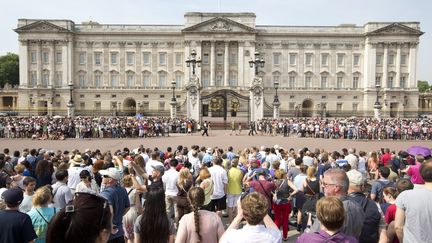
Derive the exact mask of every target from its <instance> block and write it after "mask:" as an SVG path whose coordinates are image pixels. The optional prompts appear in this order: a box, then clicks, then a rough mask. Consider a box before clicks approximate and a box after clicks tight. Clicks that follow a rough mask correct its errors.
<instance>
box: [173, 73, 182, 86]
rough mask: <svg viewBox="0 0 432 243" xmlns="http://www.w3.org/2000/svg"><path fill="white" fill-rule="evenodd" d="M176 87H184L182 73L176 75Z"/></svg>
mask: <svg viewBox="0 0 432 243" xmlns="http://www.w3.org/2000/svg"><path fill="white" fill-rule="evenodd" d="M175 81H176V87H177V88H180V87H182V86H183V74H182V73H181V72H177V73H176V74H175Z"/></svg>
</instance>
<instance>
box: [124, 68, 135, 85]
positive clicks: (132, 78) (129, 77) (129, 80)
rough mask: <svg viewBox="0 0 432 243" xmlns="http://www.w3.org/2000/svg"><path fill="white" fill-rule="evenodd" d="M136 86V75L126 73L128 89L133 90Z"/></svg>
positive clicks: (129, 72) (130, 72)
mask: <svg viewBox="0 0 432 243" xmlns="http://www.w3.org/2000/svg"><path fill="white" fill-rule="evenodd" d="M134 85H135V73H134V72H132V71H127V72H126V87H128V88H131V87H133V86H134Z"/></svg>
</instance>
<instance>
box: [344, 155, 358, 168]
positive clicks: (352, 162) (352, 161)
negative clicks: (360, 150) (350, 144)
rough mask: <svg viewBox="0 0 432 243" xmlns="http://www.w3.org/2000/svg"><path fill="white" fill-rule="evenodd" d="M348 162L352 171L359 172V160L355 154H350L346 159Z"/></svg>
mask: <svg viewBox="0 0 432 243" xmlns="http://www.w3.org/2000/svg"><path fill="white" fill-rule="evenodd" d="M345 159H346V160H348V164H350V165H351V169H354V170H357V168H358V158H357V157H356V156H355V155H353V154H348V155H347V156H346V157H345Z"/></svg>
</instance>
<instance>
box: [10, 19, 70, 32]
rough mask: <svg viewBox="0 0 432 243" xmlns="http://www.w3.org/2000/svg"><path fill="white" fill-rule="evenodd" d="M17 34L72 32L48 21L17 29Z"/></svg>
mask: <svg viewBox="0 0 432 243" xmlns="http://www.w3.org/2000/svg"><path fill="white" fill-rule="evenodd" d="M15 31H16V32H18V33H21V32H70V30H68V29H65V28H63V27H60V26H58V25H55V24H52V23H50V22H48V21H46V20H40V21H36V22H34V23H31V24H28V25H24V26H21V27H19V28H17V29H15Z"/></svg>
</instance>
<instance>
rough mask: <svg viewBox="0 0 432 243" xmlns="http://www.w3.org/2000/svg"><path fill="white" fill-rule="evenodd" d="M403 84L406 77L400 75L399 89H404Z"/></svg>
mask: <svg viewBox="0 0 432 243" xmlns="http://www.w3.org/2000/svg"><path fill="white" fill-rule="evenodd" d="M405 84H406V76H405V75H402V76H401V77H400V87H401V88H405Z"/></svg>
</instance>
